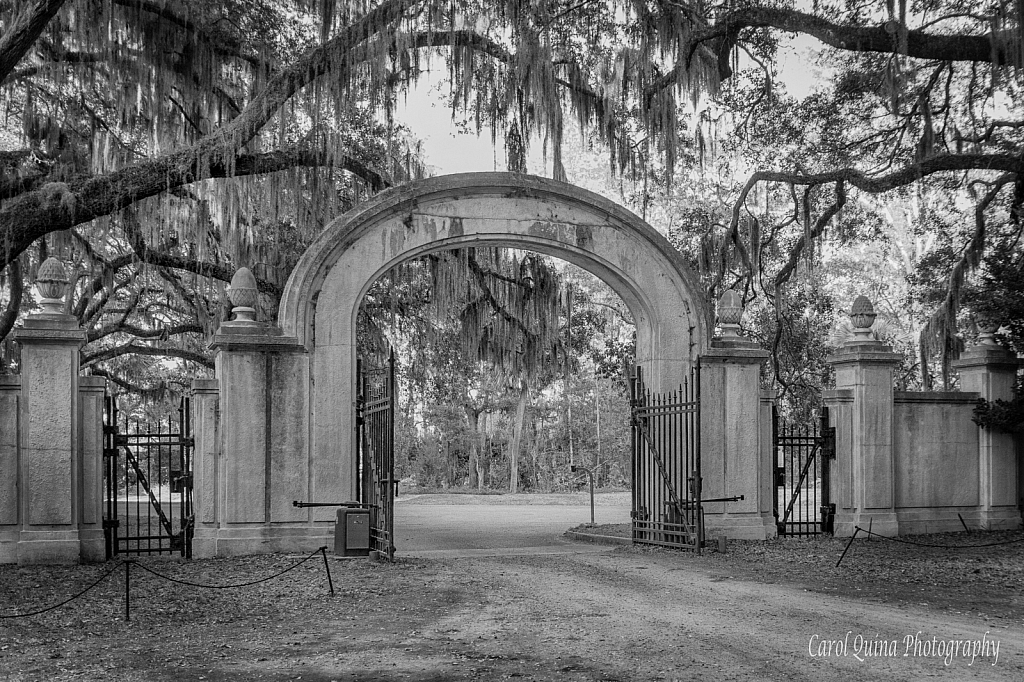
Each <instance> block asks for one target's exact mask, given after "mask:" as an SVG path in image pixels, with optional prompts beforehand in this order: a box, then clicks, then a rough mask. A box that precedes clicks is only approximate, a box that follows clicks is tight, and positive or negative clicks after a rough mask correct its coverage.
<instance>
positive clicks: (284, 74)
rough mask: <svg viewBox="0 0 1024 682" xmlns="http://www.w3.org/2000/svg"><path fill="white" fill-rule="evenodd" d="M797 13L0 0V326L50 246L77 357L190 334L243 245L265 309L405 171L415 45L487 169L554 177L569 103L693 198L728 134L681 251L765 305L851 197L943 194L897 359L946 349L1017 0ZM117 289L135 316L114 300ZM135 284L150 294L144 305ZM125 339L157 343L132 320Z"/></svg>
mask: <svg viewBox="0 0 1024 682" xmlns="http://www.w3.org/2000/svg"><path fill="white" fill-rule="evenodd" d="M802 7H803V8H802V9H797V8H795V7H794V6H793V5H791V4H789V3H787V2H736V3H728V4H723V5H712V4H708V3H705V2H687V1H685V0H593V1H590V0H581V1H572V0H566V1H563V2H559V1H557V0H503V1H499V2H484V1H482V0H481V1H479V2H474V1H472V0H457V1H456V2H454V3H453V2H450V1H449V2H443V3H442V2H434V1H432V0H385V1H384V2H376V3H374V2H358V3H349V2H342V1H340V0H339V1H335V0H284V1H278V2H270V1H269V0H256V1H254V2H241V1H240V0H235V1H223V2H200V1H199V0H192V1H189V0H166V1H158V0H63V1H61V0H33V1H31V2H10V1H7V2H0V8H2V10H3V14H2V16H3V23H2V28H0V83H2V85H3V97H4V105H5V110H6V111H7V112H8V113H7V117H6V121H7V126H8V127H7V129H6V130H5V139H6V140H8V142H7V143H6V145H5V146H6V147H7V148H8V151H7V152H5V153H4V157H3V159H2V160H3V163H4V165H5V169H6V173H5V175H4V177H3V182H2V185H0V200H2V202H3V203H2V204H0V234H2V235H3V249H2V250H3V257H4V260H3V263H2V264H3V266H4V267H5V268H6V274H5V294H4V299H3V301H4V305H5V309H4V312H3V313H2V314H0V335H6V334H7V332H8V331H9V329H10V328H11V325H13V323H14V321H15V319H16V318H17V316H18V315H19V314H20V311H21V310H22V308H24V307H27V306H28V305H29V302H28V300H27V296H30V294H25V292H24V291H23V290H24V286H23V285H24V283H25V282H26V281H27V280H28V279H29V278H30V274H31V270H32V268H33V267H34V266H35V265H36V264H37V263H38V262H39V260H40V259H41V258H42V257H43V256H44V255H46V254H47V253H49V252H50V251H56V252H59V253H61V254H62V255H65V256H69V258H68V260H72V259H71V258H70V256H72V255H73V256H74V257H75V261H76V263H77V264H78V266H79V267H80V268H81V272H80V273H78V274H79V275H80V276H79V278H78V279H77V280H76V290H75V294H74V296H73V297H72V301H71V302H70V306H71V307H72V308H73V309H74V310H75V311H76V313H79V314H80V316H81V318H82V319H83V322H85V323H87V324H88V325H89V328H90V329H91V330H93V331H95V330H98V329H107V328H111V325H114V326H117V325H120V327H121V329H120V330H119V331H118V333H119V334H122V336H118V337H117V339H119V341H116V342H115V341H110V340H109V337H104V338H108V344H107V345H104V344H103V343H100V339H97V343H98V344H99V345H100V346H101V347H100V348H99V349H98V350H96V351H93V350H90V349H87V354H88V353H93V352H95V353H102V352H106V351H108V350H111V348H118V347H120V348H121V350H123V351H124V353H128V354H139V353H141V352H145V353H156V352H163V351H166V350H169V349H172V348H175V347H176V346H175V345H174V344H175V342H174V341H173V339H175V338H181V337H182V335H185V336H187V335H190V334H191V335H192V337H189V338H192V343H193V345H197V344H198V342H197V338H198V331H197V329H198V328H202V329H203V330H209V329H210V328H211V326H212V324H213V323H212V322H211V320H216V318H217V316H218V314H220V312H219V308H218V305H217V298H218V296H219V288H218V285H217V284H216V282H218V281H220V282H223V281H224V280H225V279H227V278H229V277H230V274H231V273H232V272H233V270H234V269H235V268H236V267H237V266H238V265H242V264H247V265H250V266H256V267H255V270H256V271H257V275H258V278H259V283H260V287H261V290H262V291H264V292H265V293H266V294H267V297H268V299H267V302H266V303H267V306H268V308H269V309H270V310H272V309H273V306H274V300H273V297H274V295H275V293H276V292H277V291H279V288H280V283H281V282H282V281H283V277H285V276H286V274H287V271H288V268H289V266H290V264H291V263H292V262H294V258H295V255H294V254H295V253H297V252H298V251H300V250H301V248H302V246H303V244H305V243H307V242H308V241H309V239H311V238H312V236H313V235H315V234H316V232H317V231H318V230H319V229H321V228H322V226H323V225H324V224H325V222H326V221H327V220H329V219H330V218H331V217H333V216H334V215H337V214H338V213H339V212H340V211H342V210H343V209H344V208H345V207H347V206H349V205H352V204H353V203H354V202H358V201H359V200H360V199H361V198H363V197H365V196H366V195H367V194H368V193H371V192H374V191H378V190H379V189H381V188H383V187H385V186H388V185H389V184H394V183H398V182H402V181H404V180H405V179H406V178H408V177H410V176H413V175H415V174H416V168H415V166H416V164H415V158H414V154H412V153H411V152H410V151H409V150H408V149H406V148H405V147H404V145H403V139H402V133H401V131H400V130H398V129H397V128H396V127H395V126H394V125H392V123H391V121H390V116H389V112H390V111H391V110H392V106H393V102H394V98H395V97H397V96H400V92H401V90H402V88H403V87H405V86H406V85H407V84H408V83H409V82H411V81H413V80H415V79H416V78H417V77H418V76H419V75H420V74H421V73H422V72H423V71H424V69H426V68H428V66H429V65H433V64H437V65H439V66H442V67H443V68H444V69H446V70H447V72H448V74H449V77H450V80H451V83H452V89H451V104H452V106H453V107H454V108H455V109H456V110H458V111H460V112H462V113H463V114H464V115H466V116H468V117H469V120H470V121H471V122H473V123H475V124H476V125H477V126H479V127H480V129H484V128H487V129H489V130H490V131H491V133H492V134H493V135H494V136H495V139H496V140H498V141H500V142H503V143H504V145H505V146H506V148H507V150H508V154H509V167H510V169H511V170H522V169H523V168H524V167H525V155H526V151H527V150H528V148H529V146H530V145H532V144H538V143H539V144H542V145H544V147H545V149H546V152H547V155H548V159H549V162H550V169H551V174H552V175H553V176H554V177H555V178H559V179H563V178H565V168H564V163H563V157H562V154H561V148H562V141H563V136H564V132H565V129H566V127H567V126H569V125H570V124H571V125H574V126H577V127H579V129H580V130H581V131H582V132H583V133H584V134H585V135H587V136H588V137H589V138H590V139H592V140H595V141H596V142H598V143H600V144H603V145H605V148H606V149H607V150H608V159H609V161H610V163H611V165H612V166H613V167H614V168H616V169H617V170H619V171H623V172H625V173H627V174H635V175H636V176H638V177H642V178H644V179H645V181H646V180H647V179H648V178H650V179H651V180H652V181H653V182H654V183H661V185H662V186H664V187H665V188H667V189H666V191H667V192H669V193H671V194H672V195H673V196H675V197H677V198H680V197H683V198H685V197H686V196H690V197H693V194H692V192H690V191H689V188H688V183H689V182H690V181H691V180H692V179H693V178H694V177H696V174H697V173H698V172H703V171H704V170H706V169H708V168H714V167H715V164H716V163H720V162H721V159H722V156H721V154H722V153H723V152H730V153H735V154H743V155H747V156H746V157H745V158H744V159H743V162H742V163H739V164H734V165H733V166H732V169H731V171H732V173H734V174H735V176H736V177H737V178H738V179H739V181H738V182H737V183H736V184H735V185H734V186H730V185H729V183H723V184H722V185H720V186H719V187H718V188H716V189H717V190H720V191H721V193H720V195H719V196H718V197H716V200H717V202H718V204H721V203H725V204H726V209H725V210H722V207H721V206H719V205H717V204H715V202H709V203H707V204H706V206H707V208H708V210H706V211H704V212H703V214H702V215H701V216H699V220H692V221H690V223H689V224H690V225H691V226H692V227H694V228H700V229H701V230H702V231H703V232H702V233H700V234H695V237H696V239H695V240H694V242H693V244H692V245H693V247H694V250H693V252H692V255H693V257H694V259H695V261H698V264H700V263H703V264H704V265H705V266H706V269H705V274H706V275H707V279H706V283H707V286H708V289H709V295H711V296H714V295H717V293H718V292H719V291H720V290H721V289H722V288H723V287H724V286H733V285H736V286H740V287H742V288H744V291H745V292H746V296H747V298H755V297H756V298H757V299H758V300H765V301H767V302H768V303H770V304H771V305H772V306H773V307H774V308H775V309H776V310H777V311H780V312H779V314H780V315H781V314H783V313H784V312H785V310H786V307H785V300H786V287H787V285H788V284H789V282H790V281H791V280H792V278H793V277H794V275H795V274H797V273H799V271H800V268H801V264H802V263H805V262H809V263H812V262H813V257H814V249H813V246H814V244H815V243H818V242H821V241H822V240H823V239H824V238H826V237H828V238H833V237H835V238H837V239H839V240H840V241H841V242H848V241H850V240H853V239H857V238H869V237H870V236H871V229H870V228H871V224H872V220H873V217H872V213H871V211H870V210H867V209H865V208H864V206H865V205H866V203H869V202H864V201H862V200H861V199H862V198H863V197H870V196H875V195H886V194H890V193H901V192H903V193H914V194H917V195H920V196H925V197H936V196H940V197H953V199H951V200H950V201H948V202H947V204H946V205H940V206H939V208H941V210H953V211H955V212H958V213H959V214H960V215H962V216H963V217H964V218H965V219H969V223H968V224H966V225H964V224H959V223H954V224H952V225H947V224H944V223H943V221H941V220H932V219H931V216H923V217H922V220H921V229H928V228H937V229H947V230H948V232H949V238H950V241H951V242H952V243H953V244H954V246H953V253H954V254H955V256H954V257H953V258H951V259H950V260H949V261H948V264H947V265H948V267H947V270H946V271H945V272H943V273H942V275H941V276H942V278H943V280H944V284H943V285H942V290H943V296H942V297H941V300H939V301H938V302H937V304H936V306H935V307H934V309H933V310H932V311H931V312H930V316H929V319H928V320H927V323H926V324H925V325H924V328H923V331H922V341H923V343H922V347H923V349H924V352H923V354H922V358H926V357H927V356H929V354H930V352H931V351H935V352H937V353H938V354H939V355H940V357H941V358H942V360H943V366H946V365H947V364H948V360H949V358H950V357H952V356H953V355H955V353H956V352H957V348H958V342H957V336H956V335H957V331H958V326H957V325H958V313H959V306H960V297H961V292H962V290H963V287H964V284H965V283H968V282H969V280H970V277H972V273H973V272H974V271H975V270H976V269H977V268H978V267H979V266H980V265H982V263H983V258H984V255H985V251H986V247H987V245H988V244H990V243H992V242H993V240H999V241H1000V243H1006V244H1009V245H1010V246H1009V248H1010V249H1011V251H1014V252H1015V253H1019V250H1020V246H1019V242H1018V241H1016V238H1017V237H1018V236H1019V233H1020V229H1021V228H1020V221H1019V212H1020V204H1021V201H1022V196H1024V183H1022V182H1021V181H1020V179H1019V178H1020V171H1021V166H1022V163H1024V161H1022V156H1021V152H1020V142H1021V136H1022V135H1024V131H1022V128H1024V120H1022V116H1021V110H1020V108H1021V104H1020V101H1021V98H1020V86H1021V82H1020V67H1021V65H1022V62H1024V33H1022V24H1021V16H1020V15H1021V5H1020V3H1019V2H993V3H988V4H985V5H979V4H978V3H977V2H970V1H966V0H964V1H961V0H931V1H923V2H907V0H899V1H898V2H896V1H893V0H889V1H888V2H855V1H852V0H851V1H850V2H845V3H832V2H815V3H812V4H811V6H810V7H807V6H806V5H804V6H802ZM793 34H802V35H804V36H809V37H812V38H815V39H817V40H819V41H821V43H823V44H824V45H825V46H827V48H828V49H827V50H826V51H825V52H824V53H823V54H824V56H823V57H822V59H823V60H824V64H823V72H824V73H826V74H827V75H825V76H823V78H824V80H825V82H824V83H823V87H822V88H821V89H820V90H819V91H818V92H817V93H816V94H814V95H812V96H811V97H810V98H807V99H805V100H803V101H796V100H794V99H793V98H792V97H788V96H787V95H786V94H785V92H784V88H783V87H781V86H780V84H779V83H778V78H779V74H778V73H777V67H776V61H777V50H778V45H779V41H780V40H782V39H784V38H785V37H787V36H790V35H793ZM694 203H695V204H699V202H698V201H694ZM936 210H938V209H936ZM275 237H279V238H282V239H286V240H290V241H289V242H288V244H289V246H290V247H291V248H289V249H280V248H278V247H276V246H274V245H273V243H274V242H273V239H274V238H275ZM33 245H35V246H33ZM193 290H194V291H195V292H198V295H196V294H195V293H194V291H193ZM136 293H137V294H138V295H137V296H136ZM189 294H191V295H189ZM161 297H163V298H164V299H166V300H165V301H163V302H161ZM186 297H187V298H188V299H189V300H188V302H187V304H186V303H185V302H184V301H183V299H184V298H186ZM83 301H84V303H83ZM108 302H109V303H108ZM140 304H141V305H144V306H149V307H147V308H146V310H147V312H146V315H143V316H140V317H139V318H136V317H133V315H134V314H135V311H136V310H137V309H138V306H139V305H140ZM159 306H163V307H164V308H166V309H167V312H165V313H161V314H160V315H154V314H151V313H152V311H153V310H155V309H156V308H157V307H159ZM191 306H195V307H196V308H197V309H196V310H193V309H192V307H191ZM199 308H202V309H203V310H199ZM136 319H138V320H143V319H144V320H145V321H146V322H147V324H146V325H145V326H143V325H142V324H140V323H138V322H136V321H135V320H136ZM181 325H193V326H192V327H187V328H183V327H181ZM147 335H151V338H152V337H154V336H155V338H161V337H165V338H166V339H167V340H166V341H164V340H163V338H161V341H160V342H159V343H156V344H155V345H154V344H150V343H141V342H137V341H134V340H131V339H136V338H147ZM108 345H109V347H108ZM187 345H188V344H182V345H180V346H177V348H179V349H180V350H182V351H187V350H189V348H188V347H187ZM143 347H145V348H147V349H148V350H145V351H140V350H139V349H140V348H143ZM111 352H113V351H112V350H111ZM122 355H123V354H122ZM92 357H93V359H94V360H95V363H96V364H100V363H102V362H106V361H107V359H106V358H104V359H103V360H100V359H96V356H92ZM117 357H121V356H117ZM175 357H181V355H180V354H179V355H178V356H175ZM194 359H195V360H196V361H199V358H194ZM191 360H192V358H185V361H186V362H189V361H191ZM926 374H927V373H926Z"/></svg>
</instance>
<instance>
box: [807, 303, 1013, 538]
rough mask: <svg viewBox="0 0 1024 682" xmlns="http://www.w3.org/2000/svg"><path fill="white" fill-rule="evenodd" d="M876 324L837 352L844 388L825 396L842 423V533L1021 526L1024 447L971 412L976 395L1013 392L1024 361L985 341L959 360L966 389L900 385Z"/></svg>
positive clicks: (838, 527) (838, 473) (838, 489)
mask: <svg viewBox="0 0 1024 682" xmlns="http://www.w3.org/2000/svg"><path fill="white" fill-rule="evenodd" d="M855 307H856V306H855ZM869 309H870V308H869ZM871 317H872V318H873V313H872V314H871ZM868 325H870V320H868V321H866V323H865V325H864V326H863V327H861V328H860V329H861V331H860V333H859V334H858V336H857V337H856V338H853V339H851V340H850V341H848V342H847V343H845V344H844V345H843V346H842V347H841V348H840V349H839V351H838V352H837V353H836V354H835V355H834V356H832V357H831V358H830V359H829V360H830V362H831V363H832V365H833V366H834V367H835V369H836V390H834V391H826V392H825V395H824V397H825V404H826V405H827V406H828V407H829V408H830V410H831V413H832V422H833V425H834V426H835V427H836V462H835V464H834V465H833V466H832V469H831V485H832V493H833V501H834V503H835V505H836V516H835V532H836V535H840V536H849V535H853V534H854V533H856V532H857V529H858V528H860V529H868V528H869V527H870V528H871V530H872V531H873V532H875V533H881V534H884V535H898V534H916V533H935V532H955V531H961V530H963V529H964V524H967V526H968V527H970V528H982V529H1004V528H1019V527H1020V526H1021V499H1022V498H1021V480H1022V473H1021V466H1020V457H1021V453H1020V452H1019V450H1018V449H1017V448H1016V447H1015V445H1014V439H1013V438H1012V437H1011V436H1010V435H1009V434H1003V433H999V432H994V431H990V430H988V429H982V428H980V427H979V426H978V425H976V424H975V423H974V422H973V421H972V419H971V418H972V416H973V411H974V406H975V404H976V402H977V400H978V398H985V399H987V400H998V399H1009V398H1010V397H1011V394H1012V386H1013V382H1014V378H1015V377H1016V374H1017V370H1018V367H1019V366H1020V361H1019V360H1018V359H1017V357H1016V356H1015V355H1013V354H1012V353H1010V352H1008V351H1006V350H1005V349H1003V348H1002V347H1000V346H998V345H996V344H995V343H994V342H991V341H987V342H982V343H980V344H978V345H976V346H974V347H973V348H971V349H969V350H968V351H967V352H965V353H964V354H963V355H962V356H961V359H960V360H959V361H957V362H956V363H954V367H956V368H957V369H958V370H959V372H960V383H961V386H962V388H963V389H964V391H963V392H957V393H940V392H901V391H894V390H893V388H892V384H893V382H892V378H893V377H892V370H893V367H895V366H896V364H897V363H898V362H899V359H900V358H899V356H898V355H897V354H895V353H893V352H892V350H891V349H890V348H889V347H887V346H885V345H884V344H882V343H881V342H879V341H877V340H874V339H872V338H870V336H869V335H868V333H867V332H866V330H867V328H868Z"/></svg>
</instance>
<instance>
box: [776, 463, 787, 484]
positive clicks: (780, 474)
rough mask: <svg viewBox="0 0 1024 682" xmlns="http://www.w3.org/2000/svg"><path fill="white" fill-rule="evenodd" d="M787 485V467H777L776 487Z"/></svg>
mask: <svg viewBox="0 0 1024 682" xmlns="http://www.w3.org/2000/svg"><path fill="white" fill-rule="evenodd" d="M784 485H786V467H775V487H776V488H781V487H782V486H784Z"/></svg>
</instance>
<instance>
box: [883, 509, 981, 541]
mask: <svg viewBox="0 0 1024 682" xmlns="http://www.w3.org/2000/svg"><path fill="white" fill-rule="evenodd" d="M896 517H897V519H898V520H899V524H900V535H924V534H927V533H957V532H963V530H964V523H966V524H967V528H969V529H970V530H979V529H981V528H983V526H982V521H981V511H980V510H979V509H978V508H977V507H963V508H958V507H914V508H912V509H900V510H898V511H897V512H896ZM961 517H962V518H963V523H961V522H960V519H961Z"/></svg>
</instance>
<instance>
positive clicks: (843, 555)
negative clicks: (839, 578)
mask: <svg viewBox="0 0 1024 682" xmlns="http://www.w3.org/2000/svg"><path fill="white" fill-rule="evenodd" d="M859 532H860V526H854V527H853V535H852V536H851V537H850V541H849V542H847V543H846V549H844V550H843V554H842V556H840V557H839V561H837V562H836V568H839V564H841V563H843V559H844V558H845V557H846V553H847V552H849V551H850V545H852V544H853V541H854V540H856V539H857V533H859Z"/></svg>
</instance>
